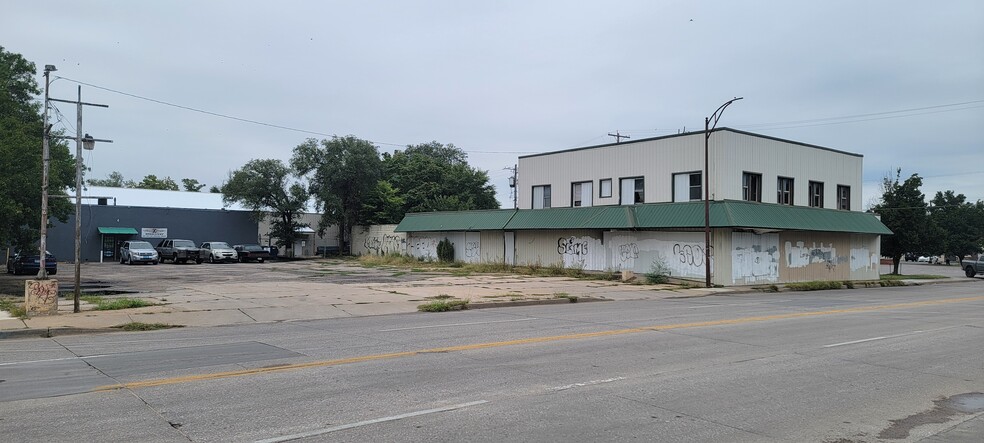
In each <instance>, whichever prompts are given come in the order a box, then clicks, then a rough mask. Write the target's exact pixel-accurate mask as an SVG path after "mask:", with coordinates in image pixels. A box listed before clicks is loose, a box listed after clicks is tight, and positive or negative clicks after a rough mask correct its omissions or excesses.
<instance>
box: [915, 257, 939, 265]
mask: <svg viewBox="0 0 984 443" xmlns="http://www.w3.org/2000/svg"><path fill="white" fill-rule="evenodd" d="M916 261H917V262H919V263H938V262H939V261H940V258H939V257H937V256H935V255H929V256H926V255H923V256H920V257H919V258H918V259H916Z"/></svg>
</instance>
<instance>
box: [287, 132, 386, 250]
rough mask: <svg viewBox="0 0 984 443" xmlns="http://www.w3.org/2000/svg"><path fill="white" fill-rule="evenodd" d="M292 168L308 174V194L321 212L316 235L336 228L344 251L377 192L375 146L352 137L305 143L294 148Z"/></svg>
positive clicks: (377, 171) (310, 140) (378, 175)
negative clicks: (367, 202)
mask: <svg viewBox="0 0 984 443" xmlns="http://www.w3.org/2000/svg"><path fill="white" fill-rule="evenodd" d="M291 165H292V166H293V167H294V169H296V170H297V172H298V173H299V174H301V175H308V174H310V177H309V179H308V183H309V191H310V193H311V195H312V196H314V198H315V201H316V202H317V204H318V206H319V208H320V209H322V212H323V213H322V216H321V222H320V223H319V224H318V231H319V232H324V230H325V229H327V227H328V226H331V225H338V228H339V229H338V244H339V245H341V247H342V250H343V251H344V250H346V248H345V245H346V242H345V237H346V233H347V232H348V230H349V229H351V227H352V226H354V225H357V224H362V223H364V222H365V219H364V217H363V214H364V213H365V212H364V208H363V202H364V201H365V200H366V198H367V197H369V196H371V195H373V194H374V193H375V192H376V190H377V189H376V187H377V185H378V181H379V178H380V169H381V166H382V162H381V160H380V159H379V150H378V149H377V148H376V145H373V144H372V142H369V141H367V140H362V139H359V138H356V137H355V136H352V135H349V136H345V137H334V138H331V139H325V140H321V141H320V142H318V141H317V140H315V139H313V138H312V139H307V140H306V141H305V142H304V143H301V144H300V145H298V146H297V147H296V148H294V156H293V157H292V159H291Z"/></svg>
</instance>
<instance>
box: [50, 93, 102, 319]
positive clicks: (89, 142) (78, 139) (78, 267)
mask: <svg viewBox="0 0 984 443" xmlns="http://www.w3.org/2000/svg"><path fill="white" fill-rule="evenodd" d="M78 94H79V96H78V97H79V99H78V100H76V101H71V100H59V99H56V98H53V99H50V100H52V101H56V102H62V103H73V104H75V105H76V109H77V111H76V112H77V113H78V120H77V123H76V124H77V126H76V127H75V128H76V129H75V137H62V136H58V137H56V138H61V139H73V138H74V139H75V297H74V301H75V304H74V308H73V312H81V310H82V309H81V306H80V302H79V298H80V296H81V290H82V149H83V148H85V149H86V150H90V151H91V150H92V149H94V148H95V144H96V142H97V141H99V142H105V143H112V142H113V141H112V140H101V139H94V138H92V136H90V135H89V134H85V136H84V137H83V136H82V105H86V106H97V107H100V108H108V107H109V105H101V104H97V103H85V102H83V101H82V86H79V89H78Z"/></svg>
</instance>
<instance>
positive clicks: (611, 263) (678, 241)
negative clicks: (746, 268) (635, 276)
mask: <svg viewBox="0 0 984 443" xmlns="http://www.w3.org/2000/svg"><path fill="white" fill-rule="evenodd" d="M604 238H605V242H604V243H605V249H606V252H607V258H608V262H607V266H606V267H607V268H608V269H611V270H613V271H620V270H630V271H634V272H636V273H640V274H644V273H648V272H651V271H652V267H653V265H654V263H657V262H662V264H663V265H664V266H665V267H666V268H667V269H668V270H669V271H670V275H671V276H673V277H679V278H687V279H692V280H703V279H704V271H705V267H704V233H703V232H653V231H609V232H605V233H604ZM712 265H713V258H712ZM712 272H713V266H712Z"/></svg>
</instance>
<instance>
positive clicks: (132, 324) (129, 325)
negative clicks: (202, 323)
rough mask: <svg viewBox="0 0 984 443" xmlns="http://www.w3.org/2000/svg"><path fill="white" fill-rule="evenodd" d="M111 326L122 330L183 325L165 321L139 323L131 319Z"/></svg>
mask: <svg viewBox="0 0 984 443" xmlns="http://www.w3.org/2000/svg"><path fill="white" fill-rule="evenodd" d="M113 327H114V328H117V329H122V330H124V331H156V330H158V329H171V328H183V327H184V325H170V324H167V323H141V322H138V321H133V322H130V323H124V324H122V325H119V326H113Z"/></svg>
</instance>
